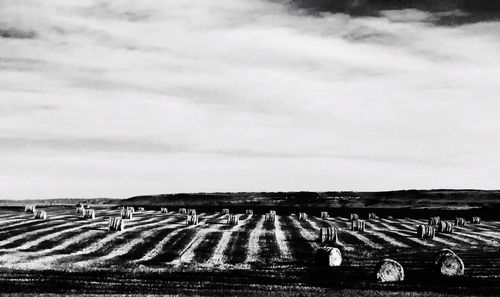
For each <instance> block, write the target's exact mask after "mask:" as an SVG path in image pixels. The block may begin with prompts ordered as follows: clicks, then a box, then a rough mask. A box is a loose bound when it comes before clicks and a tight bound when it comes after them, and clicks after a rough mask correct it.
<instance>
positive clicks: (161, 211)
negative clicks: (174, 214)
mask: <svg viewBox="0 0 500 297" xmlns="http://www.w3.org/2000/svg"><path fill="white" fill-rule="evenodd" d="M160 213H168V208H165V207H162V208H160Z"/></svg>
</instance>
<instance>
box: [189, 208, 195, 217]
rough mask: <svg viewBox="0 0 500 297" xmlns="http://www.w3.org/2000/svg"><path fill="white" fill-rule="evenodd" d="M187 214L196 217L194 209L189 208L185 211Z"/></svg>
mask: <svg viewBox="0 0 500 297" xmlns="http://www.w3.org/2000/svg"><path fill="white" fill-rule="evenodd" d="M187 214H188V215H190V216H192V215H196V209H194V208H190V209H188V210H187Z"/></svg>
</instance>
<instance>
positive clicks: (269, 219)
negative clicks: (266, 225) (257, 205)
mask: <svg viewBox="0 0 500 297" xmlns="http://www.w3.org/2000/svg"><path fill="white" fill-rule="evenodd" d="M275 220H276V214H273V213H266V215H265V217H264V221H265V222H272V223H274V221H275Z"/></svg>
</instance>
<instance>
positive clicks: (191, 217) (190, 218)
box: [186, 214, 198, 225]
mask: <svg viewBox="0 0 500 297" xmlns="http://www.w3.org/2000/svg"><path fill="white" fill-rule="evenodd" d="M186 223H187V225H198V216H197V215H196V214H188V215H187V218H186Z"/></svg>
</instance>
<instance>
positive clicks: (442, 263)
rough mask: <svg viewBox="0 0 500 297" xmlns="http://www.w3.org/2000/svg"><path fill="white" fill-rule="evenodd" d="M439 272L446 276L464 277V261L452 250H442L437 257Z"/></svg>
mask: <svg viewBox="0 0 500 297" xmlns="http://www.w3.org/2000/svg"><path fill="white" fill-rule="evenodd" d="M435 263H436V264H437V269H438V272H439V273H440V274H441V275H444V276H460V275H464V271H465V265H464V262H463V261H462V259H460V257H459V256H457V255H456V254H455V253H454V252H453V251H451V250H447V249H445V250H441V251H440V252H439V254H438V256H436V259H435Z"/></svg>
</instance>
